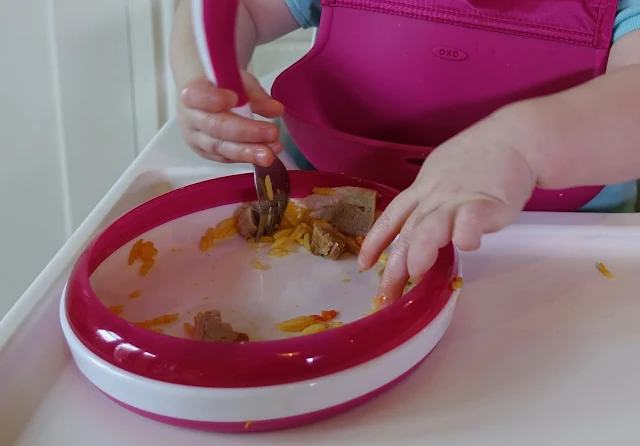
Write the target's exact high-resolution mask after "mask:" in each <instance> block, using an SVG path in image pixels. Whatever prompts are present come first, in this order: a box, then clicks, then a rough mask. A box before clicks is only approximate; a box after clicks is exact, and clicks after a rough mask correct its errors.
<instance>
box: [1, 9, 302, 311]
mask: <svg viewBox="0 0 640 446" xmlns="http://www.w3.org/2000/svg"><path fill="white" fill-rule="evenodd" d="M176 4H177V0H89V1H87V0H27V1H9V0H3V1H0V144H1V147H2V161H0V247H1V250H0V283H1V284H2V287H1V291H0V318H1V317H2V316H3V315H4V314H5V313H6V311H7V310H8V309H9V308H10V307H11V305H13V303H14V302H15V301H16V300H17V299H18V298H19V297H20V295H21V294H22V292H23V291H24V290H25V289H26V288H27V287H28V285H29V284H30V283H31V281H32V280H33V279H34V278H35V277H36V276H37V274H38V273H39V272H40V271H41V270H42V268H44V266H45V265H46V264H47V263H48V261H49V260H50V259H51V258H52V257H53V255H54V254H55V253H56V251H57V250H58V249H59V248H60V247H61V246H62V244H63V243H64V241H65V240H66V239H67V238H68V237H69V236H70V235H71V233H72V231H73V230H74V229H75V228H76V227H77V226H78V225H79V224H80V223H81V222H82V221H83V219H84V218H85V217H86V216H87V215H88V213H89V212H90V211H91V209H93V207H94V206H95V205H96V204H97V203H98V201H99V200H100V198H101V197H102V196H103V195H104V194H105V193H106V191H107V190H108V189H109V187H111V185H112V184H113V183H114V182H115V181H116V179H117V178H118V177H119V176H120V175H121V173H122V172H123V171H124V170H125V169H126V168H127V167H128V165H129V164H130V163H131V161H132V160H133V159H134V158H135V156H136V155H137V154H138V153H139V152H140V150H142V149H143V148H144V146H145V145H146V143H147V142H148V141H149V140H150V139H151V137H152V136H153V135H154V134H155V133H156V132H157V130H158V129H159V128H160V126H161V125H162V124H163V123H164V122H165V121H166V120H167V119H168V118H169V117H170V116H172V115H173V114H174V110H175V101H176V93H175V90H174V88H173V80H172V79H171V75H170V71H169V70H168V58H167V52H166V47H167V43H168V38H169V31H170V27H171V21H172V15H173V10H174V8H175V6H176ZM310 39H311V32H310V31H299V32H296V33H292V34H290V35H289V36H286V37H285V38H283V39H281V40H280V41H278V42H274V43H272V44H269V45H266V46H264V47H261V48H259V49H258V50H257V51H256V54H255V57H254V62H253V64H252V67H251V68H252V71H253V72H254V73H255V74H257V75H258V76H261V75H264V74H266V73H268V72H271V71H272V70H275V69H278V68H281V67H283V66H286V65H289V64H291V63H292V62H294V61H295V60H297V59H298V58H300V57H301V56H302V55H304V53H305V52H306V51H307V50H308V48H309V44H310Z"/></svg>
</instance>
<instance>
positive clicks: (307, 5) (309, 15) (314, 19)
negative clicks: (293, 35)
mask: <svg viewBox="0 0 640 446" xmlns="http://www.w3.org/2000/svg"><path fill="white" fill-rule="evenodd" d="M285 1H286V2H287V6H288V7H289V10H290V11H291V14H293V17H295V19H296V20H297V21H298V23H299V24H300V26H302V27H303V28H311V27H312V26H318V24H319V23H320V10H321V8H320V0H285Z"/></svg>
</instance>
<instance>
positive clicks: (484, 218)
mask: <svg viewBox="0 0 640 446" xmlns="http://www.w3.org/2000/svg"><path fill="white" fill-rule="evenodd" d="M511 219H512V217H511V216H510V215H509V212H508V210H507V208H506V207H505V206H504V205H503V204H502V203H500V202H498V201H494V200H491V199H480V200H473V201H469V202H467V203H465V204H463V205H462V206H460V208H459V209H458V212H457V213H456V217H455V223H454V226H453V242H454V243H455V244H456V246H457V247H458V248H460V249H461V250H463V251H475V250H476V249H478V248H480V242H481V239H482V236H483V235H484V234H489V233H491V232H495V231H499V230H500V229H502V228H504V227H505V226H506V225H507V224H509V222H510V221H511Z"/></svg>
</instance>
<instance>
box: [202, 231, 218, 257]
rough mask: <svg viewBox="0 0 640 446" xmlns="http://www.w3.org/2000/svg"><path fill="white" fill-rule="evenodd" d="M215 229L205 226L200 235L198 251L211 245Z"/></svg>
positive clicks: (203, 250)
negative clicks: (202, 233) (203, 231)
mask: <svg viewBox="0 0 640 446" xmlns="http://www.w3.org/2000/svg"><path fill="white" fill-rule="evenodd" d="M215 231H216V230H215V229H214V228H207V230H206V232H205V233H204V235H203V236H202V237H200V251H202V252H206V251H208V250H209V249H210V248H211V247H212V246H213V242H214V239H215Z"/></svg>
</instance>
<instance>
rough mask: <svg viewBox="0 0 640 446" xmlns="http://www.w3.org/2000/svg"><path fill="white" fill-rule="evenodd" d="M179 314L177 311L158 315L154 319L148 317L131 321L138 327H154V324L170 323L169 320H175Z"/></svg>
mask: <svg viewBox="0 0 640 446" xmlns="http://www.w3.org/2000/svg"><path fill="white" fill-rule="evenodd" d="M179 315H180V314H179V313H173V314H164V315H162V316H160V317H156V318H154V319H149V320H146V321H141V322H133V325H136V326H138V327H140V328H146V329H149V328H151V327H154V326H156V325H164V324H170V323H171V322H175V321H176V319H178V316H179Z"/></svg>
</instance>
